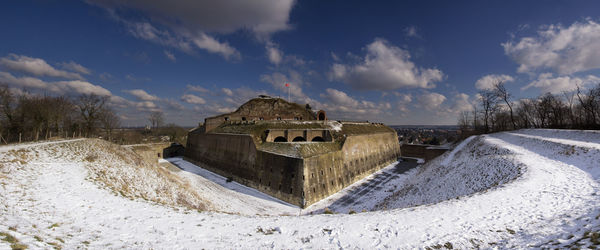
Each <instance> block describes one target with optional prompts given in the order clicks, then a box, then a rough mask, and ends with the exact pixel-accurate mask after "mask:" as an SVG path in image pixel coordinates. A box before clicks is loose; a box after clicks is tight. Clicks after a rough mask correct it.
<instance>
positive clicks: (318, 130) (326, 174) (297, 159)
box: [185, 96, 400, 208]
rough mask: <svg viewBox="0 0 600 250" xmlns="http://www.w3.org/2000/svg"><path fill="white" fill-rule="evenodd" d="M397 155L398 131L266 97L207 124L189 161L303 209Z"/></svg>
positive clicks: (191, 142) (191, 143)
mask: <svg viewBox="0 0 600 250" xmlns="http://www.w3.org/2000/svg"><path fill="white" fill-rule="evenodd" d="M399 156H400V146H399V143H398V137H397V135H396V131H394V130H393V129H391V128H389V127H387V126H385V125H383V124H378V123H369V122H345V121H330V120H328V119H327V115H326V113H325V112H324V111H322V110H321V111H318V112H313V111H312V110H311V109H310V106H308V105H306V106H304V105H299V104H296V103H291V102H288V101H285V100H283V99H280V98H272V97H268V96H260V97H259V98H254V99H251V100H249V101H248V102H246V103H244V104H243V105H242V106H240V107H239V108H238V109H237V110H236V111H234V112H232V113H228V114H222V115H218V116H214V117H210V118H206V119H205V121H204V124H201V125H200V126H199V127H197V128H194V129H193V130H191V131H190V132H189V134H188V141H187V146H186V150H185V159H186V160H188V161H190V162H194V163H196V164H198V165H200V166H202V167H204V168H206V169H208V170H210V171H213V172H215V173H217V174H220V175H222V176H225V177H228V178H231V179H232V180H234V181H236V182H239V183H241V184H243V185H246V186H249V187H252V188H255V189H257V190H259V191H261V192H264V193H267V194H269V195H271V196H274V197H276V198H279V199H281V200H283V201H286V202H289V203H291V204H294V205H298V206H300V207H303V208H304V207H307V206H309V205H311V204H313V203H315V202H317V201H319V200H321V199H323V198H326V197H327V196H329V195H332V194H334V193H336V192H338V191H340V190H341V189H343V188H345V187H347V186H348V185H350V184H352V183H354V182H356V181H358V180H360V179H362V178H364V177H366V176H368V175H370V174H371V173H373V172H375V171H377V170H379V169H381V168H383V167H385V166H387V165H389V164H390V163H392V162H394V161H396V160H397V158H398V157H399Z"/></svg>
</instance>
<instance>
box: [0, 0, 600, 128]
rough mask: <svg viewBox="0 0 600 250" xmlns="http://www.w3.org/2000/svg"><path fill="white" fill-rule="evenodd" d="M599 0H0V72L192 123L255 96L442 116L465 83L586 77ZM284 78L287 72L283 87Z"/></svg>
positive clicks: (43, 89)
mask: <svg viewBox="0 0 600 250" xmlns="http://www.w3.org/2000/svg"><path fill="white" fill-rule="evenodd" d="M598 13H600V2H598V1H544V2H543V3H540V2H536V1H410V2H404V1H376V2H373V1H360V2H359V1H303V0H298V1H293V0H253V1H244V0H220V1H208V0H198V1H191V0H190V1H185V0H171V1H158V0H125V1H118V0H87V1H54V0H50V1H27V0H22V1H4V2H3V3H2V4H1V7H0V30H2V32H1V33H2V36H1V38H0V84H6V85H8V86H10V87H11V88H14V89H15V91H28V92H31V93H39V94H47V95H61V94H64V95H70V96H77V95H78V94H82V93H94V94H98V95H104V96H109V98H110V99H109V100H110V101H109V102H110V105H111V106H113V107H114V108H115V109H116V110H117V111H118V112H119V114H120V116H121V118H122V120H123V124H124V125H129V126H132V125H144V124H146V123H148V121H147V116H148V113H149V112H151V111H154V110H162V111H163V112H165V114H166V118H167V122H172V123H177V124H180V125H186V126H192V125H195V124H197V123H198V122H199V121H202V120H203V119H204V117H207V116H212V115H215V114H219V113H223V112H229V111H232V110H234V109H235V108H237V107H238V106H239V105H240V104H242V103H243V102H245V101H247V100H248V99H250V98H252V97H256V96H257V95H259V94H268V95H271V96H281V97H284V98H287V96H288V91H289V92H290V96H291V99H292V101H294V102H298V103H302V104H304V103H310V105H311V106H312V107H313V108H314V109H324V110H326V111H327V112H328V116H329V117H330V118H334V119H351V120H369V121H376V122H384V123H386V124H391V125H396V124H456V120H457V114H458V113H459V112H461V111H464V110H469V109H471V105H472V103H473V102H474V100H475V99H476V94H477V92H478V91H479V90H481V89H485V88H488V87H489V86H490V85H491V83H492V82H494V81H496V80H503V81H505V82H506V83H507V88H508V89H509V91H511V92H512V93H513V94H514V95H515V96H516V97H518V98H524V97H532V96H537V95H539V94H542V93H546V92H552V93H562V92H563V91H572V90H573V89H574V88H575V87H576V86H578V85H579V86H581V87H583V88H585V87H590V86H594V85H596V84H598V83H599V82H600V16H599V14H598ZM285 83H290V87H289V89H288V88H286V87H285Z"/></svg>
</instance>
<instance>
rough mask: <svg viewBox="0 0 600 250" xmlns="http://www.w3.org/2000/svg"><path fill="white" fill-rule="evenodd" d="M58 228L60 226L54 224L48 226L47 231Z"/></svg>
mask: <svg viewBox="0 0 600 250" xmlns="http://www.w3.org/2000/svg"><path fill="white" fill-rule="evenodd" d="M58 226H60V224H58V223H54V224H52V225H51V226H49V227H48V229H52V228H55V227H58Z"/></svg>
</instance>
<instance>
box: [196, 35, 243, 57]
mask: <svg viewBox="0 0 600 250" xmlns="http://www.w3.org/2000/svg"><path fill="white" fill-rule="evenodd" d="M192 42H193V43H194V44H195V45H196V46H197V47H198V48H201V49H205V50H207V51H209V52H212V53H217V54H221V55H222V56H223V57H225V59H230V58H233V59H240V57H241V56H240V52H238V51H237V50H236V49H235V48H233V47H231V46H229V44H227V43H221V42H219V41H217V39H215V38H214V37H211V36H209V35H207V34H205V33H200V34H199V35H198V36H196V37H194V38H192Z"/></svg>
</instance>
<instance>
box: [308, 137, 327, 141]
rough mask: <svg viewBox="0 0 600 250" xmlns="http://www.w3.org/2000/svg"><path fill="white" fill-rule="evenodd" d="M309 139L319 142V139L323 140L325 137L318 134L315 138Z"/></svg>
mask: <svg viewBox="0 0 600 250" xmlns="http://www.w3.org/2000/svg"><path fill="white" fill-rule="evenodd" d="M311 141H316V142H321V141H325V139H323V137H320V136H315V138H313V139H312V140H311Z"/></svg>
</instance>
